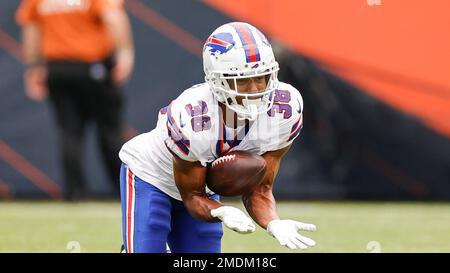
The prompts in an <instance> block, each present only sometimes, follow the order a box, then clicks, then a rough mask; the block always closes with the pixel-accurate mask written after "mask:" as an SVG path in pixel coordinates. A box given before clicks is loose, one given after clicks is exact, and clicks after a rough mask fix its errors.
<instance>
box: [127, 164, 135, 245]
mask: <svg viewBox="0 0 450 273" xmlns="http://www.w3.org/2000/svg"><path fill="white" fill-rule="evenodd" d="M127 186H128V192H127V199H128V200H127V252H128V253H133V241H132V240H133V237H134V236H132V233H133V229H134V225H132V224H133V221H134V217H133V216H134V200H133V199H134V177H133V172H132V171H131V170H130V169H129V168H128V179H127ZM133 235H134V234H133Z"/></svg>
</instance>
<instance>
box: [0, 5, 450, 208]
mask: <svg viewBox="0 0 450 273" xmlns="http://www.w3.org/2000/svg"><path fill="white" fill-rule="evenodd" d="M19 2H20V1H2V2H1V3H0V13H1V15H2V16H0V75H1V76H0V82H1V84H0V92H1V99H0V111H1V114H0V198H2V199H16V198H17V199H20V198H40V199H58V198H60V197H61V191H62V188H63V185H62V181H61V180H62V178H61V176H62V174H61V166H60V165H61V163H60V162H58V151H57V149H58V146H57V145H56V143H57V136H56V132H55V128H54V126H55V125H54V122H53V120H52V115H51V113H50V109H49V107H48V105H46V103H36V102H33V101H31V100H29V99H28V98H27V97H26V95H25V94H24V86H23V80H22V75H23V70H24V66H23V57H22V56H23V55H22V51H21V44H20V27H19V26H18V25H17V24H16V22H15V19H14V15H15V11H16V9H17V7H18V5H19ZM125 8H126V11H127V13H128V15H129V17H130V20H131V23H132V31H133V35H134V43H135V50H136V63H135V67H134V73H133V75H132V78H131V80H130V81H129V82H128V83H127V85H126V86H125V87H124V91H123V92H124V95H125V98H126V105H125V109H126V110H125V111H126V113H125V120H126V124H127V128H126V130H124V132H123V136H124V138H126V139H128V138H130V137H132V136H134V135H136V134H138V133H141V132H147V131H149V130H151V129H152V128H153V127H154V126H155V124H156V119H157V113H158V110H159V109H160V108H161V107H163V106H165V105H167V104H168V103H169V102H170V100H171V99H173V98H175V97H176V96H178V94H179V93H181V92H182V91H183V90H184V89H186V88H188V87H190V86H191V85H193V84H196V83H199V82H202V81H203V70H202V60H201V49H202V45H203V41H204V40H205V38H206V37H207V36H208V35H209V34H210V33H211V32H212V31H213V30H214V29H215V28H216V27H218V26H219V25H222V24H224V23H226V22H230V21H247V22H249V23H252V24H254V25H255V26H257V27H259V28H261V29H262V30H263V32H265V33H266V34H267V36H268V37H270V39H271V40H272V43H273V46H274V49H275V51H276V54H277V58H278V61H279V62H280V64H281V71H280V75H279V78H280V80H282V81H286V82H290V83H292V84H293V85H294V86H295V87H297V88H298V89H299V90H300V91H301V93H302V95H303V98H304V102H305V109H304V113H305V114H304V115H305V125H304V128H303V131H302V133H301V137H300V138H299V139H298V140H297V141H296V144H295V145H294V147H293V149H292V150H291V152H290V153H289V154H288V155H287V156H286V157H285V159H284V161H283V164H282V166H281V171H280V173H279V176H278V180H277V187H275V190H276V192H275V193H276V196H278V197H279V198H287V199H303V200H304V199H375V200H378V199H381V200H398V199H402V200H404V199H407V200H449V199H450V140H449V137H450V83H449V80H448V77H449V72H450V50H449V48H450V35H448V34H449V33H448V32H449V30H448V26H449V25H450V18H449V17H448V16H446V11H447V10H449V8H450V3H449V2H448V1H446V0H436V1H433V4H432V5H431V4H428V3H426V2H424V1H418V0H417V1H368V0H350V1H325V0H321V1H306V0H305V1H294V0H283V1H270V0H254V1H250V0H242V1H239V4H237V3H236V1H215V0H207V1H149V0H147V1H145V0H127V1H125ZM93 130H95V128H94V127H92V128H90V129H89V130H88V136H87V142H86V146H87V147H86V148H87V149H86V153H85V155H84V158H85V165H86V172H87V173H88V174H89V175H88V176H87V177H88V179H89V181H88V183H87V185H88V186H89V187H90V189H91V191H92V192H93V193H94V194H95V196H97V197H99V198H100V197H108V196H110V194H111V193H110V187H109V185H110V183H109V182H108V181H106V180H107V179H108V178H107V177H106V176H105V175H104V168H105V167H104V166H103V165H102V163H101V161H100V160H99V151H98V147H97V143H96V139H95V138H94V137H93V135H94V133H93V132H92V131H93Z"/></svg>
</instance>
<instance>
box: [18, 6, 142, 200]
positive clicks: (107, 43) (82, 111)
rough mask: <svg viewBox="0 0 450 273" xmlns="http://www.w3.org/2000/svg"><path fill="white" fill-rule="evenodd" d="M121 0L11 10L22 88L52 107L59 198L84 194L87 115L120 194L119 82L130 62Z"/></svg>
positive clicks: (130, 43) (129, 69)
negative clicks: (61, 185)
mask: <svg viewBox="0 0 450 273" xmlns="http://www.w3.org/2000/svg"><path fill="white" fill-rule="evenodd" d="M122 2H123V1H122V0H23V1H22V3H21V5H20V6H19V8H18V10H17V14H16V19H17V22H18V24H20V26H21V27H22V39H23V50H24V61H25V65H26V69H25V73H24V81H25V89H26V94H27V96H28V97H29V98H30V99H32V100H35V101H43V100H45V99H46V98H47V97H48V98H49V101H50V103H51V105H52V108H53V110H54V113H55V115H56V121H57V128H58V133H59V142H60V151H61V159H62V163H63V171H64V178H65V183H66V187H65V199H66V200H79V199H82V198H84V197H86V196H87V188H86V185H85V176H84V174H83V170H82V165H83V160H82V156H83V142H84V131H85V128H86V125H87V124H88V122H89V121H91V120H92V121H94V122H95V123H96V126H97V132H98V139H99V142H100V148H101V153H102V158H103V159H104V162H105V165H106V167H107V170H108V175H109V179H110V181H111V183H112V187H113V190H114V194H115V196H116V197H118V196H119V185H118V183H116V181H117V180H116V177H117V175H118V174H119V171H120V164H121V162H120V160H119V159H118V158H117V153H118V152H119V150H120V147H121V146H122V144H123V139H122V137H121V129H122V124H121V123H122V122H121V116H122V106H123V97H122V93H121V91H120V86H121V85H122V84H124V83H125V82H126V81H127V80H128V79H129V77H130V75H131V73H132V69H133V65H134V48H133V41H132V34H131V27H130V23H129V19H128V16H127V14H126V12H125V10H124V8H123V3H122Z"/></svg>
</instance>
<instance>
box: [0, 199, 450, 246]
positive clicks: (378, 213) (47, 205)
mask: <svg viewBox="0 0 450 273" xmlns="http://www.w3.org/2000/svg"><path fill="white" fill-rule="evenodd" d="M225 202H226V203H227V204H232V205H234V206H237V207H240V208H242V205H241V204H240V203H239V202H235V201H234V200H227V201H225ZM278 210H279V214H280V216H281V217H282V218H290V219H297V220H300V221H303V222H309V223H314V224H315V225H316V226H317V228H318V230H317V231H316V232H314V233H306V232H305V233H304V235H307V236H310V237H311V238H313V239H314V240H315V241H316V242H317V245H316V246H315V247H313V248H311V249H309V250H306V251H305V250H303V251H302V250H295V251H293V250H289V249H287V248H284V247H281V246H279V245H278V243H277V242H276V240H275V239H274V238H272V237H270V236H269V235H268V234H267V233H266V231H264V230H262V229H261V228H259V227H258V228H257V230H256V232H255V233H253V234H249V235H240V234H237V233H234V232H232V231H229V230H228V229H226V228H224V231H225V235H224V239H223V248H222V250H223V252H239V253H244V252H376V251H380V252H450V203H404V202H398V203H372V202H279V203H278ZM120 221H121V214H120V204H119V203H118V202H86V203H75V204H72V203H58V202H0V252H72V251H77V250H78V246H80V251H81V252H116V253H117V252H119V248H120V245H121V222H120Z"/></svg>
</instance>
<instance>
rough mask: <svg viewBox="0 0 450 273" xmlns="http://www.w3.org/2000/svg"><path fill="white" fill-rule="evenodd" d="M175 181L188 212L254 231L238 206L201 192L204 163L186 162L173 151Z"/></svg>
mask: <svg viewBox="0 0 450 273" xmlns="http://www.w3.org/2000/svg"><path fill="white" fill-rule="evenodd" d="M173 172H174V176H175V183H176V185H177V187H178V190H179V191H180V194H181V198H182V200H183V203H184V205H185V207H186V209H187V210H188V211H189V213H190V214H191V215H192V216H193V217H195V218H198V219H200V220H203V221H206V222H218V221H222V222H223V223H224V225H225V226H226V227H228V228H230V229H232V230H234V231H236V232H239V233H244V234H245V233H251V232H253V231H255V225H254V224H253V222H252V220H251V219H250V218H249V217H247V216H246V215H245V214H244V213H243V212H242V211H241V210H239V209H237V208H234V207H231V206H224V205H222V204H221V203H220V202H218V201H216V200H213V199H210V198H208V196H207V194H206V192H205V185H206V167H204V166H202V165H201V164H200V162H198V161H195V162H190V161H186V160H183V159H181V158H180V157H178V156H177V155H175V154H173Z"/></svg>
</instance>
